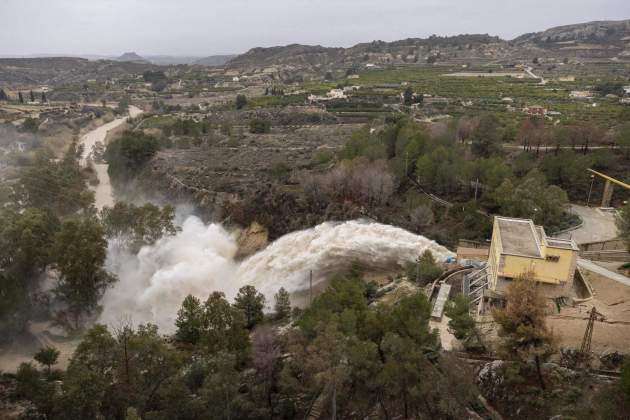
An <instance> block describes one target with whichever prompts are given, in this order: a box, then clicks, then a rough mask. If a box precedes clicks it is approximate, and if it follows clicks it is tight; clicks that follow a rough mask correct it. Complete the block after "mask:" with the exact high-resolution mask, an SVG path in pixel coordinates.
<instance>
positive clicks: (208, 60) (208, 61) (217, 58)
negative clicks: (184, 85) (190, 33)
mask: <svg viewBox="0 0 630 420" xmlns="http://www.w3.org/2000/svg"><path fill="white" fill-rule="evenodd" d="M234 57H236V55H235V54H232V55H211V56H208V57H204V58H200V59H198V60H196V61H194V62H193V63H191V64H197V65H200V66H223V65H224V64H225V63H227V62H228V61H230V60H231V59H233V58H234Z"/></svg>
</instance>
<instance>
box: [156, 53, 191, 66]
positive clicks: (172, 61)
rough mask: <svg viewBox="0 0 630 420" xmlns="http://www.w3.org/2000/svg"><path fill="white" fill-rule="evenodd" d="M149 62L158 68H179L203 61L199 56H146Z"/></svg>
mask: <svg viewBox="0 0 630 420" xmlns="http://www.w3.org/2000/svg"><path fill="white" fill-rule="evenodd" d="M144 58H146V59H147V60H148V61H150V62H151V63H153V64H157V65H158V66H177V65H181V64H184V65H190V64H194V63H195V62H196V61H197V60H199V59H201V57H199V56H184V55H182V56H180V55H145V56H144Z"/></svg>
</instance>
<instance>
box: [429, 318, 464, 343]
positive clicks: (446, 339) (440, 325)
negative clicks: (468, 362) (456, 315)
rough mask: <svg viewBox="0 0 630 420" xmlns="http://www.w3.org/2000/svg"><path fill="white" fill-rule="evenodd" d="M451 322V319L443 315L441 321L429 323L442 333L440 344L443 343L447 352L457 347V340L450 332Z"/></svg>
mask: <svg viewBox="0 0 630 420" xmlns="http://www.w3.org/2000/svg"><path fill="white" fill-rule="evenodd" d="M450 320H451V319H450V318H449V317H447V316H446V315H443V316H442V319H441V320H440V321H436V320H433V319H432V320H430V321H429V327H431V328H433V329H437V330H438V331H439V332H440V342H441V343H442V348H443V349H444V350H447V351H450V350H453V347H454V346H457V339H456V338H455V336H454V335H453V334H451V333H450V331H449V330H448V322H449V321H450Z"/></svg>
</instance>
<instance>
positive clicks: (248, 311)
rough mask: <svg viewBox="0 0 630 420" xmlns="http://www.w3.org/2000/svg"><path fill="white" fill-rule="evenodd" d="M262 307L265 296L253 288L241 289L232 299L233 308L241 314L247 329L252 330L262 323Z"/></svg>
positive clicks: (245, 287)
mask: <svg viewBox="0 0 630 420" xmlns="http://www.w3.org/2000/svg"><path fill="white" fill-rule="evenodd" d="M264 306H265V296H263V295H262V293H259V292H258V291H257V290H256V288H255V287H254V286H243V287H241V288H240V289H239V290H238V294H237V295H236V298H235V299H234V307H236V308H237V309H239V310H241V312H243V315H244V316H245V323H246V326H247V328H248V329H252V328H253V327H254V326H255V325H256V324H257V323H259V322H260V321H262V319H263V308H264Z"/></svg>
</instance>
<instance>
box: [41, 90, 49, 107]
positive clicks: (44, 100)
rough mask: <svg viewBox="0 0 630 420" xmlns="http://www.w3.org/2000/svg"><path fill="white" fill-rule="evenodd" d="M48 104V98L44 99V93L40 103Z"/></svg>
mask: <svg viewBox="0 0 630 420" xmlns="http://www.w3.org/2000/svg"><path fill="white" fill-rule="evenodd" d="M46 102H48V98H46V92H42V103H43V104H45V103H46Z"/></svg>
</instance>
